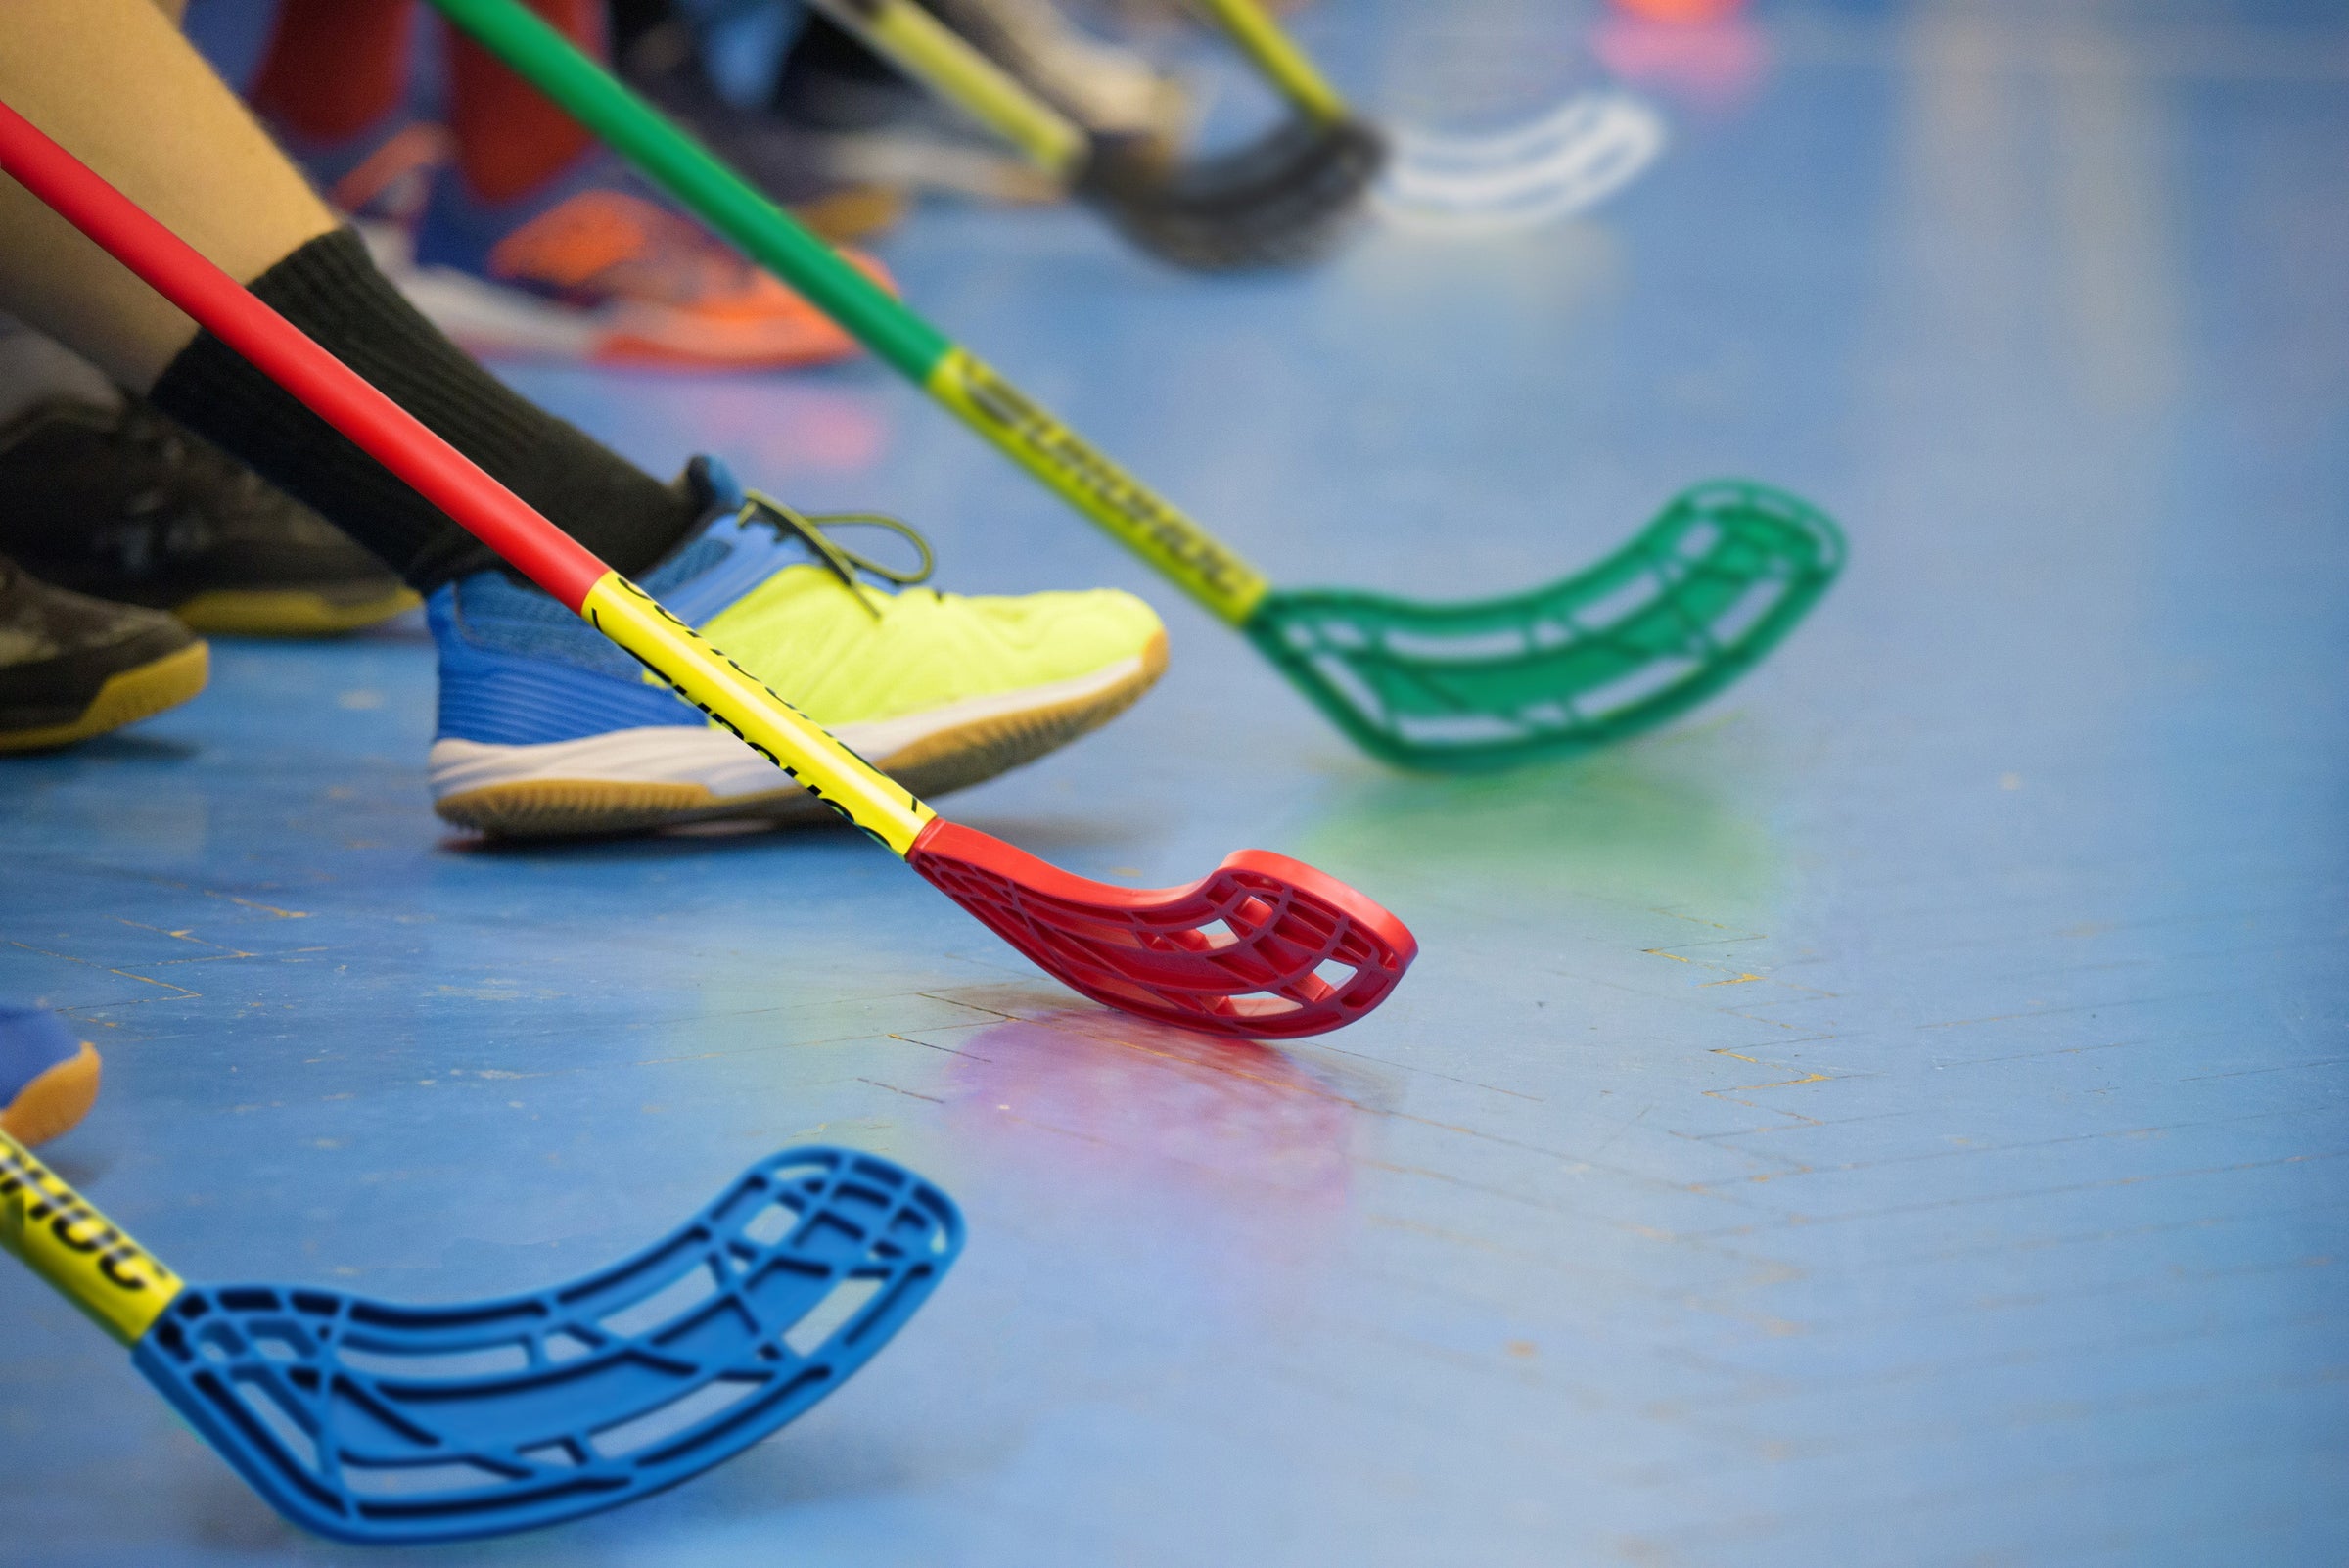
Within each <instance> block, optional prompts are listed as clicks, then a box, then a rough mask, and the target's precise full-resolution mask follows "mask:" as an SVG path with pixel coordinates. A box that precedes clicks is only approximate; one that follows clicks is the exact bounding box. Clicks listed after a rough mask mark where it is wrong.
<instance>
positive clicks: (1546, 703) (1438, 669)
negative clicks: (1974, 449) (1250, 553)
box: [1248, 483, 1843, 768]
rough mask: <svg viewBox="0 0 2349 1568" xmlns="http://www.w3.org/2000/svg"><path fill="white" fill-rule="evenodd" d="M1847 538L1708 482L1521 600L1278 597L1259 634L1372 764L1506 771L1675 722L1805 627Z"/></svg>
mask: <svg viewBox="0 0 2349 1568" xmlns="http://www.w3.org/2000/svg"><path fill="white" fill-rule="evenodd" d="M1842 565H1843V536H1842V533H1841V532H1840V531H1839V530H1837V529H1836V527H1835V525H1834V524H1833V523H1832V522H1831V521H1829V520H1828V519H1827V518H1826V517H1825V516H1823V515H1822V514H1820V513H1819V512H1817V511H1816V510H1814V509H1813V508H1811V507H1809V506H1807V505H1805V504H1804V503H1803V502H1801V501H1798V500H1796V499H1794V498H1793V497H1791V496H1788V495H1784V494H1781V493H1779V492H1777V491H1774V490H1771V489H1767V488H1764V487H1763V486H1761V485H1756V484H1735V483H1723V484H1708V485H1700V486H1698V487H1697V488H1695V489H1692V490H1689V491H1687V492H1686V493H1684V494H1682V495H1681V496H1680V497H1679V498H1677V499H1676V500H1675V501H1674V502H1673V503H1672V505H1671V506H1669V507H1667V508H1666V509H1665V511H1664V512H1663V514H1662V515H1660V516H1659V517H1658V518H1657V519H1656V520H1655V521H1654V522H1653V523H1652V524H1650V525H1649V526H1648V528H1647V529H1646V530H1645V531H1644V532H1642V533H1641V534H1640V535H1639V536H1638V537H1637V538H1635V539H1634V540H1633V541H1632V542H1631V543H1630V544H1628V545H1626V546H1625V547H1624V548H1623V549H1621V550H1619V551H1617V552H1616V554H1615V555H1613V556H1612V557H1610V558H1608V559H1607V560H1605V561H1603V562H1601V563H1599V564H1598V565H1596V566H1594V567H1592V568H1590V569H1589V571H1586V572H1583V573H1581V574H1578V575H1577V576H1572V577H1569V578H1567V579H1566V580H1565V581H1563V582H1559V583H1556V584H1553V585H1551V586H1550V587H1547V588H1543V589H1539V590H1537V591H1535V592H1532V593H1527V594H1521V595H1517V596H1514V597H1510V598H1502V599H1491V600H1483V601H1478V602H1473V603H1465V604H1454V605H1422V604H1414V603H1410V602H1408V601H1405V600H1401V599H1392V598H1387V597H1383V596H1381V595H1377V594H1370V593H1360V592H1350V591H1344V590H1315V591H1308V592H1302V593H1278V592H1276V593H1273V594H1270V595H1267V598H1266V599H1265V601H1264V603H1263V604H1262V605H1260V606H1259V608H1258V610H1257V613H1256V615H1255V616H1254V617H1253V618H1252V619H1251V620H1250V622H1249V623H1248V631H1249V634H1250V635H1251V636H1252V637H1253V638H1254V639H1255V640H1256V642H1257V644H1258V645H1259V646H1260V647H1261V648H1263V649H1264V651H1265V652H1266V653H1267V655H1268V656H1270V657H1271V658H1272V660H1273V661H1274V662H1275V663H1276V664H1278V665H1279V666H1280V667H1281V668H1282V669H1283V670H1284V671H1286V672H1287V674H1288V675H1289V677H1290V678H1291V679H1292V680H1293V681H1294V682H1296V684H1297V685H1298V686H1299V687H1300V688H1302V689H1303V690H1304V691H1305V692H1306V693H1307V694H1308V695H1309V696H1311V697H1312V698H1313V700H1314V702H1316V703H1317V704H1319V705H1320V707H1321V708H1322V709H1323V710H1324V711H1325V712H1327V713H1328V714H1329V715H1331V717H1333V718H1334V719H1336V720H1337V722H1338V723H1339V724H1340V725H1341V726H1343V727H1344V728H1345V729H1346V731H1347V733H1348V734H1350V735H1351V736H1353V737H1354V739H1355V740H1357V741H1358V742H1359V743H1360V744H1361V745H1362V746H1363V747H1364V748H1365V749H1367V750H1369V751H1371V752H1373V753H1374V754H1376V755H1377V756H1379V757H1381V758H1384V759H1385V760H1386V761H1391V762H1395V763H1397V764H1399V765H1402V766H1406V767H1432V768H1483V767H1504V766H1510V765H1513V764H1516V763H1520V762H1525V761H1535V760H1538V759H1541V758H1545V757H1556V756H1565V755H1569V754H1571V753H1574V752H1578V751H1583V750H1588V749H1589V748H1591V747H1594V746H1600V745H1604V744H1607V743H1609V742H1611V741H1615V740H1620V739H1622V738H1624V737H1626V736H1628V735H1632V734H1635V733H1637V732H1639V731H1640V730H1643V729H1648V728H1651V727H1653V726H1655V725H1657V724H1660V723H1663V722H1664V721H1665V720H1667V719H1669V718H1671V717H1672V716H1674V715H1677V714H1680V713H1682V712H1684V711H1686V710H1687V709H1688V708H1690V707H1692V706H1694V705H1695V704H1697V703H1699V702H1701V701H1703V700H1704V699H1705V698H1706V697H1708V696H1710V695H1712V694H1713V693H1714V692H1716V691H1719V690H1720V689H1721V688H1722V687H1724V686H1726V685H1727V684H1728V683H1729V682H1730V681H1732V680H1734V679H1736V678H1737V676H1738V675H1739V674H1741V673H1743V672H1744V671H1745V670H1746V669H1750V668H1751V667H1752V666H1753V664H1754V663H1755V662H1756V661H1758V660H1759V659H1760V658H1762V656H1763V655H1765V654H1766V653H1768V652H1769V651H1770V649H1771V648H1772V647H1773V646H1775V645H1776V643H1777V642H1778V641H1779V639H1781V638H1782V637H1784V636H1785V635H1786V633H1787V632H1788V631H1790V630H1792V629H1793V628H1794V626H1795V625H1796V624H1797V623H1799V622H1800V621H1801V620H1802V619H1803V617H1804V616H1805V615H1807V614H1808V613H1809V612H1810V609H1811V607H1812V606H1813V605H1814V604H1815V603H1817V602H1818V600H1819V596H1820V595H1821V594H1823V593H1824V592H1825V591H1826V589H1827V587H1828V586H1829V584H1831V583H1832V582H1833V580H1834V578H1835V576H1836V574H1837V573H1838V572H1839V571H1840V570H1841V569H1842Z"/></svg>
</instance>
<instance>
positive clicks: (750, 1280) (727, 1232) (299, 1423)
mask: <svg viewBox="0 0 2349 1568" xmlns="http://www.w3.org/2000/svg"><path fill="white" fill-rule="evenodd" d="M961 1234H962V1230H961V1220H960V1217H959V1216H958V1215H957V1214H956V1212H955V1210H954V1206H953V1204H952V1203H951V1201H949V1200H948V1199H947V1198H946V1197H945V1196H944V1194H943V1193H941V1192H939V1191H938V1190H937V1189H936V1188H934V1187H931V1186H929V1185H928V1184H927V1183H925V1182H923V1181H922V1180H921V1179H920V1178H919V1177H917V1176H913V1175H912V1174H911V1173H909V1172H907V1171H904V1170H902V1169H901V1168H899V1167H898V1166H895V1165H892V1164H891V1163H889V1162H888V1161H885V1160H879V1159H876V1158H873V1157H871V1156H867V1155H859V1154H855V1153H852V1152H850V1151H845V1150H838V1149H805V1150H795V1151H793V1152H791V1153H789V1154H785V1155H779V1156H776V1157H775V1158H774V1159H773V1160H769V1161H766V1162H764V1163H762V1164H761V1165H760V1166H758V1167H756V1168H754V1169H753V1170H752V1171H751V1172H749V1173H748V1174H746V1175H745V1176H743V1177H742V1178H741V1179H740V1180H739V1181H737V1182H736V1183H735V1184H734V1185H733V1186H732V1187H731V1188H729V1189H728V1190H727V1191H726V1192H725V1193H724V1194H723V1195H721V1196H720V1197H719V1198H718V1199H717V1200H716V1201H715V1202H714V1203H713V1204H711V1205H710V1206H709V1207H708V1208H707V1209H705V1210H704V1211H703V1212H702V1213H701V1214H700V1215H698V1216H697V1217H695V1219H694V1220H692V1221H691V1222H688V1223H687V1224H685V1225H683V1226H681V1227H679V1228H678V1229H677V1230H676V1231H675V1232H673V1233H672V1234H671V1235H669V1236H668V1238H666V1239H664V1240H663V1241H661V1242H659V1243H657V1244H656V1245H654V1246H652V1247H649V1248H647V1249H645V1250H644V1251H643V1252H641V1253H638V1254H637V1255H636V1256H635V1257H633V1258H630V1259H628V1260H626V1261H624V1262H622V1263H620V1264H617V1265H615V1266H613V1267H612V1268H607V1269H604V1270H603V1271H601V1272H600V1273H597V1274H594V1275H591V1276H589V1277H587V1278H585V1279H582V1280H579V1281H577V1282H576V1283H574V1284H571V1285H568V1286H564V1287H561V1288H559V1289H556V1290H551V1291H546V1292H541V1293H538V1294H534V1295H529V1296H517V1297H511V1298H507V1299H504V1300H499V1301H492V1302H484V1303H480V1304H475V1305H467V1306H457V1307H447V1308H429V1307H426V1308H412V1307H396V1306H390V1305H386V1304H383V1303H379V1302H374V1301H369V1300H367V1299H365V1298H362V1297H356V1296H350V1295H346V1294H344V1293H341V1292H334V1291H311V1290H303V1291H299V1292H288V1291H284V1290H280V1289H276V1288H272V1287H265V1286H238V1287H229V1288H206V1287H194V1286H191V1287H189V1288H188V1289H187V1290H186V1291H185V1292H184V1293H183V1295H182V1296H181V1297H180V1299H178V1300H177V1301H175V1302H174V1303H173V1305H172V1307H171V1309H170V1311H169V1312H168V1313H167V1314H165V1315H164V1317H163V1318H161V1319H159V1321H158V1323H157V1325H156V1327H155V1328H154V1329H153V1330H151V1331H150V1332H149V1334H148V1335H147V1336H146V1338H145V1339H143V1340H142V1341H141V1342H140V1344H139V1346H138V1348H137V1350H136V1351H135V1352H134V1359H135V1360H136V1361H137V1363H138V1365H139V1367H140V1369H141V1370H142V1371H144V1372H145V1373H146V1375H147V1376H148V1378H149V1379H150V1380H151V1381H153V1382H154V1383H155V1384H156V1386H157V1387H158V1388H159V1389H161V1391H162V1392H163V1394H164V1395H165V1396H166V1397H167V1398H169V1399H170V1400H171V1402H172V1404H173V1405H174V1406H175V1407H178V1408H179V1410H180V1411H181V1413H182V1414H183V1415H185V1416H186V1417H187V1418H188V1420H189V1421H190V1422H191V1423H192V1424H193V1425H195V1426H196V1427H197V1428H198V1430H199V1431H201V1432H203V1434H204V1435H205V1436H206V1437H207V1439H209V1440H210V1441H211V1442H212V1443H213V1446H214V1447H215V1448H217V1449H218V1450H219V1451H220V1452H221V1453H223V1454H225V1455H226V1456H227V1457H228V1458H229V1459H230V1461H231V1462H232V1463H234V1464H235V1465H236V1466H237V1468H238V1470H239V1471H240V1472H242V1473H243V1474H244V1475H245V1477H246V1479H247V1480H249V1481H251V1482H252V1483H253V1486H254V1487H255V1488H256V1489H258V1490H259V1491H260V1492H261V1493H262V1494H263V1495H264V1496H266V1497H267V1498H268V1499H269V1500H270V1501H271V1502H273V1503H274V1504H276V1505H277V1506H278V1507H279V1508H280V1509H281V1510H283V1511H284V1512H286V1513H287V1514H288V1515H290V1516H291V1517H293V1518H295V1519H297V1520H299V1522H300V1523H302V1524H304V1525H306V1526H308V1527H309V1528H311V1529H313V1530H317V1531H320V1532H321V1533H323V1534H326V1535H330V1536H335V1537H337V1538H339V1539H343V1540H348V1541H361V1542H377V1543H382V1542H422V1541H444V1540H456V1539H463V1538H466V1537H472V1536H480V1535H487V1534H495V1533H500V1532H503V1531H506V1530H512V1529H520V1528H526V1527H529V1526H532V1525H539V1524H548V1523H553V1522H555V1521H557V1520H560V1519H566V1518H572V1517H575V1516H576V1515H578V1514H581V1513H586V1512H590V1511H593V1510H595V1509H598V1508H604V1507H610V1506H612V1505H613V1504H615V1503H617V1502H622V1501H625V1500H627V1499H630V1498H633V1497H637V1496H641V1495H643V1494H644V1493H647V1492H650V1491H656V1490H659V1489H660V1488H662V1487H666V1486H670V1485H673V1484H675V1483H676V1482H678V1481H681V1480H683V1479H685V1478H686V1477H687V1476H690V1475H692V1474H695V1473H696V1472H698V1471H700V1470H702V1469H704V1468H707V1467H708V1466H709V1465H711V1464H714V1463H715V1462H717V1461H718V1460H720V1459H723V1458H725V1457H727V1456H728V1455H730V1454H732V1453H738V1452H739V1451H740V1450H742V1449H743V1448H746V1447H748V1446H749V1445H751V1444H753V1443H756V1442H758V1441H759V1440H760V1438H762V1437H765V1436H766V1435H768V1434H769V1433H771V1432H773V1431H774V1430H775V1429H776V1428H778V1427H780V1426H782V1425H783V1424H784V1423H785V1422H787V1421H789V1420H791V1419H792V1418H794V1417H795V1416H797V1415H798V1414H800V1413H801V1412H802V1411H804V1410H806V1408H807V1407H809V1406H811V1405H813V1404H814V1403H815V1402H816V1401H817V1400H819V1399H821V1398H823V1397H824V1395H825V1394H827V1393H828V1392H830V1391H831V1390H832V1389H833V1388H836V1387H838V1386H839V1385H840V1383H841V1382H843V1381H844V1380H845V1379H847V1378H848V1377H849V1376H850V1375H852V1373H853V1372H854V1371H855V1370H856V1368H857V1367H858V1366H860V1365H862V1364H863V1362H864V1361H865V1360H868V1359H869V1358H870V1357H871V1356H872V1355H873V1353H874V1352H876V1351H877V1350H879V1349H880V1347H881V1346H882V1345H884V1344H885V1343H887V1342H888V1340H889V1338H890V1336H891V1335H892V1334H894V1333H895V1332H896V1331H897V1329H898V1327H900V1326H901V1325H902V1324H903V1323H904V1321H905V1320H906V1318H907V1317H909V1316H910V1315H911V1314H912V1313H913V1312H914V1311H915V1310H916V1309H917V1308H919V1306H920V1305H921V1303H922V1302H923V1301H924V1300H925V1299H926V1298H927V1297H928V1295H929V1293H930V1291H931V1290H932V1289H934V1288H935V1287H936V1285H937V1282H938V1279H939V1277H940V1276H941V1275H942V1274H943V1273H944V1270H945V1268H947V1267H949V1266H950V1265H951V1263H952V1262H953V1259H954V1257H955V1256H956V1255H957V1253H958V1252H959V1250H960V1246H961ZM844 1287H845V1289H846V1298H845V1299H844ZM819 1314H820V1315H819Z"/></svg>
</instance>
